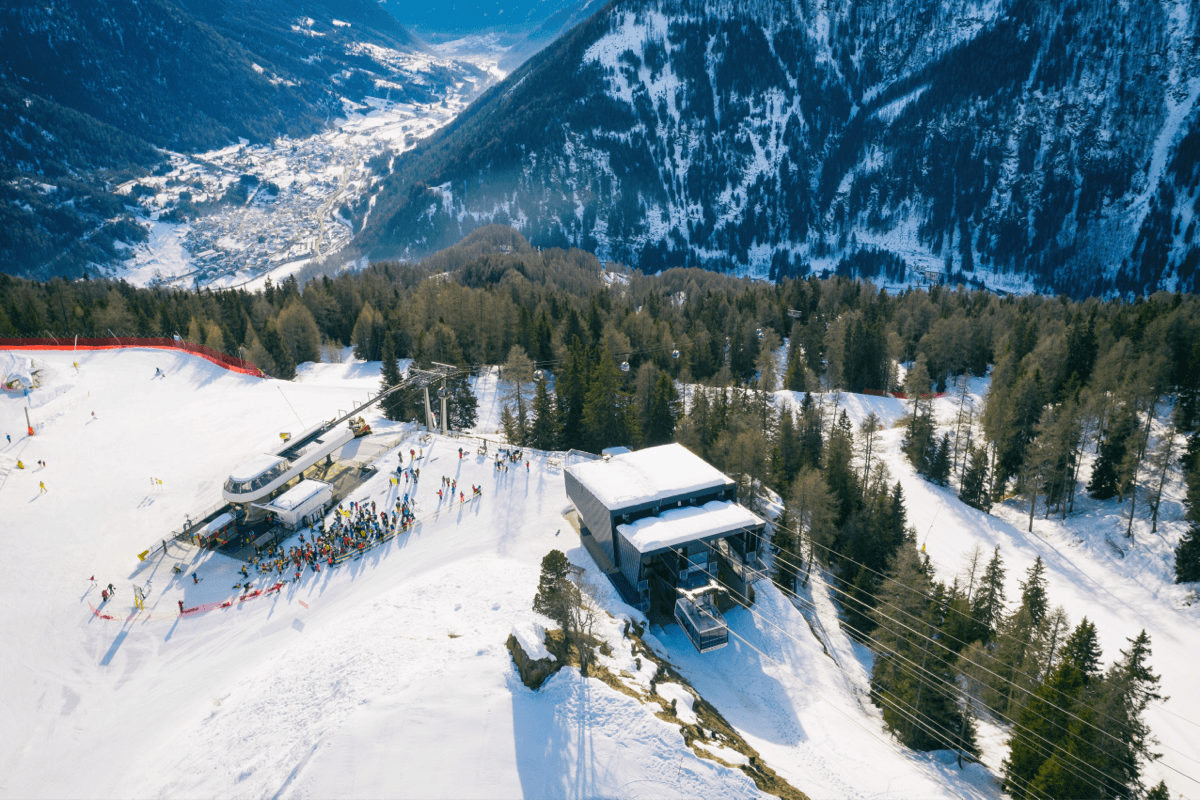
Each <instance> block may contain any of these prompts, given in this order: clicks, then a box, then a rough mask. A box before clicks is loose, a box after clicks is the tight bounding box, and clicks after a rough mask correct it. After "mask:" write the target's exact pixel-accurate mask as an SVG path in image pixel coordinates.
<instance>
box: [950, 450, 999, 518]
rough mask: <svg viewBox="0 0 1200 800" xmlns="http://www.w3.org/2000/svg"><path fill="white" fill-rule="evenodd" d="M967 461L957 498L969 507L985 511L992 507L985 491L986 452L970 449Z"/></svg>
mask: <svg viewBox="0 0 1200 800" xmlns="http://www.w3.org/2000/svg"><path fill="white" fill-rule="evenodd" d="M968 460H969V465H968V466H967V471H966V474H964V475H963V480H962V488H961V489H960V490H959V493H958V497H959V499H960V500H962V501H963V502H964V503H966V504H967V505H969V506H973V507H975V508H978V509H979V510H980V511H987V510H988V509H989V508H991V507H992V505H991V502H990V499H991V498H990V495H989V494H988V490H987V451H986V450H983V449H978V450H977V449H975V448H971V449H970V453H969V455H968Z"/></svg>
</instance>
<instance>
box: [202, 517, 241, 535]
mask: <svg viewBox="0 0 1200 800" xmlns="http://www.w3.org/2000/svg"><path fill="white" fill-rule="evenodd" d="M231 522H233V514H222V515H221V516H219V517H217V518H216V519H214V520H213V521H212V522H210V523H208V524H207V525H205V526H204V528H203V529H202V530H201V531H200V532H201V533H212V532H213V531H219V530H221V528H224V527H225V526H226V525H228V524H229V523H231Z"/></svg>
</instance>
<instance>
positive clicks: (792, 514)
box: [788, 469, 834, 586]
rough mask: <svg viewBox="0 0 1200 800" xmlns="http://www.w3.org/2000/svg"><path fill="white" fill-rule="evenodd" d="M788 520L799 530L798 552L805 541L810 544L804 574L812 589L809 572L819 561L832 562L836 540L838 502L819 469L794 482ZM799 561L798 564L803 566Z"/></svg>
mask: <svg viewBox="0 0 1200 800" xmlns="http://www.w3.org/2000/svg"><path fill="white" fill-rule="evenodd" d="M788 517H789V519H791V521H792V525H793V527H794V528H795V530H796V542H795V545H794V546H795V549H796V551H797V552H800V551H801V550H802V548H803V541H804V540H807V541H808V559H807V560H806V562H805V563H806V564H807V566H806V567H805V571H804V585H806V586H807V585H808V571H809V570H810V569H811V568H812V564H813V563H814V561H816V560H818V559H819V560H820V561H823V562H824V561H827V560H828V548H829V547H830V545H832V544H833V540H834V500H833V497H832V496H831V495H830V493H829V489H828V487H827V485H826V483H825V479H824V478H823V477H822V476H821V473H820V472H818V471H817V470H815V469H805V470H803V471H801V472H800V474H799V475H797V476H796V480H795V481H793V482H792V491H791V497H790V503H789V505H788ZM802 560H803V559H801V560H798V561H797V563H800V561H802Z"/></svg>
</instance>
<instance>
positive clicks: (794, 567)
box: [746, 527, 1200, 779]
mask: <svg viewBox="0 0 1200 800" xmlns="http://www.w3.org/2000/svg"><path fill="white" fill-rule="evenodd" d="M781 530H787V531H791V532H795V531H794V530H792V529H789V528H784V527H781ZM746 532H747V533H750V534H751V535H753V536H756V537H758V538H759V539H760V540H762V541H763V542H764V543H765V542H767V540H766V539H765V538H764V537H762V536H761V535H760V534H758V533H755V532H754V531H752V530H749V529H747V531H746ZM826 549H828V548H826ZM831 552H832V551H831ZM841 557H842V558H845V557H844V556H841ZM774 558H775V559H776V560H778V561H782V562H783V563H784V564H787V565H788V567H790V568H791V569H792V570H794V571H796V574H799V571H800V570H802V569H803V566H799V565H797V564H795V563H794V562H791V561H789V560H788V559H786V558H783V557H782V556H781V555H780V554H779V553H776V554H774ZM845 560H846V561H849V562H850V563H852V564H857V565H858V566H860V567H863V568H864V569H867V570H868V571H870V572H875V571H874V570H872V569H871V568H870V567H867V566H866V565H864V564H861V563H860V562H857V561H854V559H851V558H845ZM875 574H876V575H880V573H877V572H876V573H875ZM880 577H881V578H883V579H884V580H893V579H891V578H889V577H888V576H886V575H880ZM893 582H894V580H893ZM901 585H902V586H904V588H906V589H908V590H909V591H911V592H913V593H915V594H918V595H920V596H921V597H924V598H925V599H927V600H929V601H930V602H944V601H940V600H938V599H937V598H935V597H932V596H931V595H928V594H926V593H924V592H922V591H920V590H919V589H916V588H914V587H911V586H908V585H906V584H901ZM829 588H830V589H832V590H833V591H835V592H837V593H838V594H840V595H843V596H845V597H848V598H849V597H850V594H849V593H848V592H846V591H845V590H844V589H841V588H840V587H838V586H835V585H833V584H829ZM866 594H867V595H868V596H869V597H871V598H872V599H874V600H877V601H882V600H884V599H885V598H883V597H881V596H880V595H878V594H876V593H874V592H866ZM851 599H852V598H851ZM898 610H899V611H901V612H902V613H903V614H905V616H908V617H911V618H913V619H917V620H918V621H919V619H918V618H917V617H915V616H914V615H913V614H911V613H909V612H907V611H904V609H898ZM956 613H958V614H959V616H961V617H963V618H964V619H967V620H971V621H972V622H975V623H977V624H980V625H982V624H984V623H982V622H981V621H980V620H978V619H976V618H975V617H973V616H971V615H970V614H967V613H964V612H956ZM885 616H886V615H885ZM886 618H887V619H889V620H891V621H893V622H896V623H897V624H904V623H902V622H900V621H899V620H896V619H894V618H891V617H886ZM910 630H911V629H910ZM913 632H914V633H915V631H913ZM947 638H949V639H953V640H954V641H956V642H958V643H959V644H961V645H963V646H964V647H965V646H968V645H969V644H970V643H969V642H964V641H963V640H961V639H958V638H956V637H954V636H947ZM931 641H934V642H935V643H936V644H937V645H938V646H939V647H942V648H945V649H949V648H946V646H945V644H944V643H942V642H937V641H936V640H931ZM960 657H961V656H960ZM967 663H969V664H971V665H972V666H976V667H979V668H980V669H982V670H984V671H986V672H988V673H989V674H991V675H994V676H995V677H997V678H999V679H1000V680H1002V681H1005V682H1006V683H1009V684H1011V685H1013V686H1015V687H1016V688H1018V689H1021V687H1020V686H1017V684H1015V683H1013V682H1012V681H1010V680H1009V679H1007V678H1004V677H1003V676H1001V675H997V674H996V673H995V672H992V671H991V670H989V669H988V668H987V667H985V666H983V665H982V664H978V663H976V662H974V661H970V660H967ZM1021 690H1022V691H1025V690H1024V689H1021ZM1152 705H1154V706H1155V707H1157V708H1163V707H1162V705H1161V704H1159V703H1152ZM1056 708H1057V706H1056ZM1058 710H1060V711H1063V713H1066V714H1070V713H1071V712H1069V711H1067V710H1065V709H1062V708H1058ZM1164 710H1165V709H1164ZM1104 716H1106V717H1107V718H1108V719H1112V717H1111V716H1108V715H1104ZM1077 718H1078V717H1077ZM1184 719H1186V718H1184ZM1114 721H1118V720H1114ZM1080 722H1085V724H1090V723H1087V722H1086V720H1082V719H1080ZM1092 727H1095V726H1092ZM1097 730H1099V729H1098V728H1097ZM1164 747H1169V745H1164ZM1171 749H1174V748H1171ZM1177 752H1179V751H1177ZM1180 755H1183V756H1185V757H1187V758H1188V759H1189V760H1192V761H1196V759H1194V758H1192V757H1191V756H1187V755H1186V754H1185V753H1182V752H1180ZM1197 763H1200V761H1197ZM1186 777H1189V779H1190V776H1186Z"/></svg>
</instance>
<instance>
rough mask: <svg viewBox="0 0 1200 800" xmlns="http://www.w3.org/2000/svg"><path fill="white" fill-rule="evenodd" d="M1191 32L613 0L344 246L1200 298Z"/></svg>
mask: <svg viewBox="0 0 1200 800" xmlns="http://www.w3.org/2000/svg"><path fill="white" fill-rule="evenodd" d="M1198 25H1200V4H1198V3H1196V2H1188V0H1168V2H1163V3H1124V4H1113V3H1108V2H1102V0H1069V1H1068V2H1046V1H1043V0H952V1H951V2H945V3H937V4H930V3H926V2H920V1H919V0H865V1H864V2H856V3H850V4H841V5H838V4H833V5H830V4H825V3H816V2H809V1H808V0H789V2H784V3H779V2H748V3H733V2H721V1H713V0H708V1H702V0H618V1H617V2H614V3H611V4H609V5H608V6H606V7H605V8H604V9H603V11H601V12H600V13H598V14H597V15H595V16H594V17H592V18H591V19H589V20H588V21H586V22H584V23H583V24H581V25H580V26H578V27H576V28H574V29H573V30H572V31H571V32H569V33H568V34H567V35H565V36H564V37H562V38H561V39H560V40H559V41H558V42H557V43H556V44H555V45H554V46H552V47H550V48H548V49H547V50H545V51H543V52H542V53H541V54H539V55H538V56H536V57H535V58H533V59H532V60H531V61H530V62H529V63H527V64H526V65H525V66H524V67H523V68H522V69H520V70H518V71H517V72H515V73H514V74H513V75H511V76H510V78H509V80H508V82H507V83H506V84H504V85H501V86H499V87H497V88H496V89H494V90H493V91H492V92H490V93H489V94H487V95H485V96H484V97H482V98H481V99H480V100H479V101H478V102H477V104H476V105H475V106H474V107H473V108H472V109H470V110H468V111H467V112H466V113H464V115H463V116H462V117H461V118H460V120H459V121H458V122H457V123H456V124H455V125H454V126H452V127H451V128H449V129H447V131H446V132H445V134H444V135H442V136H440V137H438V138H435V139H434V140H431V142H430V143H429V144H428V145H427V146H426V147H424V148H421V149H419V150H418V151H416V152H414V154H412V155H411V156H409V157H407V158H405V159H399V160H398V161H397V163H396V164H395V173H394V175H393V176H392V177H391V179H390V180H389V181H388V182H385V185H384V187H383V189H382V191H381V192H380V194H379V195H378V200H377V202H376V205H375V210H374V212H373V213H372V215H371V217H370V220H369V221H368V222H367V224H366V225H365V226H363V228H362V230H361V232H360V239H361V241H362V243H363V244H364V245H366V246H367V247H369V248H371V250H372V251H373V252H375V253H377V254H380V255H402V254H417V253H422V252H427V251H430V250H434V249H436V248H438V247H441V246H444V245H446V244H448V243H450V242H452V241H455V240H457V239H458V238H459V237H460V236H461V235H462V234H463V233H464V232H465V231H467V230H470V229H472V228H474V227H476V226H479V225H482V224H486V223H488V222H493V221H499V222H510V223H512V224H515V225H517V226H518V227H520V228H521V229H522V231H523V232H524V233H525V234H526V235H527V236H528V237H529V238H530V239H531V241H533V242H535V243H537V244H542V245H574V246H579V247H583V248H585V249H589V250H593V251H595V252H596V253H597V254H599V255H601V256H602V257H607V258H613V259H617V260H621V261H624V262H627V263H630V264H634V265H637V266H639V267H641V268H642V269H644V270H647V271H653V270H658V269H662V268H665V267H669V266H679V265H689V266H691V265H695V266H703V267H708V268H712V269H721V270H732V271H735V272H738V273H741V274H749V275H754V276H760V277H764V278H767V277H775V276H777V275H781V274H803V273H805V272H808V271H810V270H812V271H819V270H823V269H830V270H834V269H838V268H839V265H840V266H841V269H842V271H844V272H850V273H855V274H860V275H864V276H869V277H873V276H874V274H875V273H876V272H878V271H880V270H884V269H886V270H887V271H888V275H887V276H886V278H887V279H888V280H890V281H892V282H895V283H903V282H904V280H905V277H906V275H902V274H899V273H898V269H897V267H896V266H895V261H894V259H888V258H886V257H883V256H882V255H880V254H879V251H890V252H891V253H893V254H895V255H898V256H900V257H902V258H903V260H904V268H905V273H907V277H909V278H911V276H912V274H913V273H912V271H913V270H919V271H922V272H924V271H926V270H930V271H938V272H942V273H947V272H949V273H961V275H962V277H963V278H964V279H967V280H976V281H980V282H982V283H984V284H986V285H990V286H995V287H999V288H1008V289H1014V290H1026V291H1028V290H1039V291H1055V292H1068V293H1071V294H1075V295H1079V294H1086V293H1091V292H1114V291H1116V292H1127V291H1142V290H1152V289H1155V288H1164V289H1172V290H1173V289H1177V288H1178V289H1184V290H1189V289H1193V288H1194V287H1195V285H1196V284H1195V267H1196V264H1197V262H1200V243H1196V242H1193V238H1194V234H1195V226H1194V224H1193V222H1192V220H1193V216H1194V214H1195V211H1194V209H1193V206H1194V205H1195V204H1196V200H1197V198H1196V187H1197V183H1198V182H1200V173H1198V172H1197V168H1196V157H1197V152H1198V146H1200V145H1198V142H1200V115H1198V112H1197V109H1196V107H1195V106H1196V99H1197V96H1198V95H1200V78H1198V77H1196V69H1197V59H1196V52H1195V41H1196V33H1197V26H1198ZM365 202H366V201H365V200H364V203H365ZM365 208H366V206H365V205H364V210H365ZM359 225H360V226H361V225H362V222H361V212H360V221H359ZM848 257H849V258H848Z"/></svg>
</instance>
